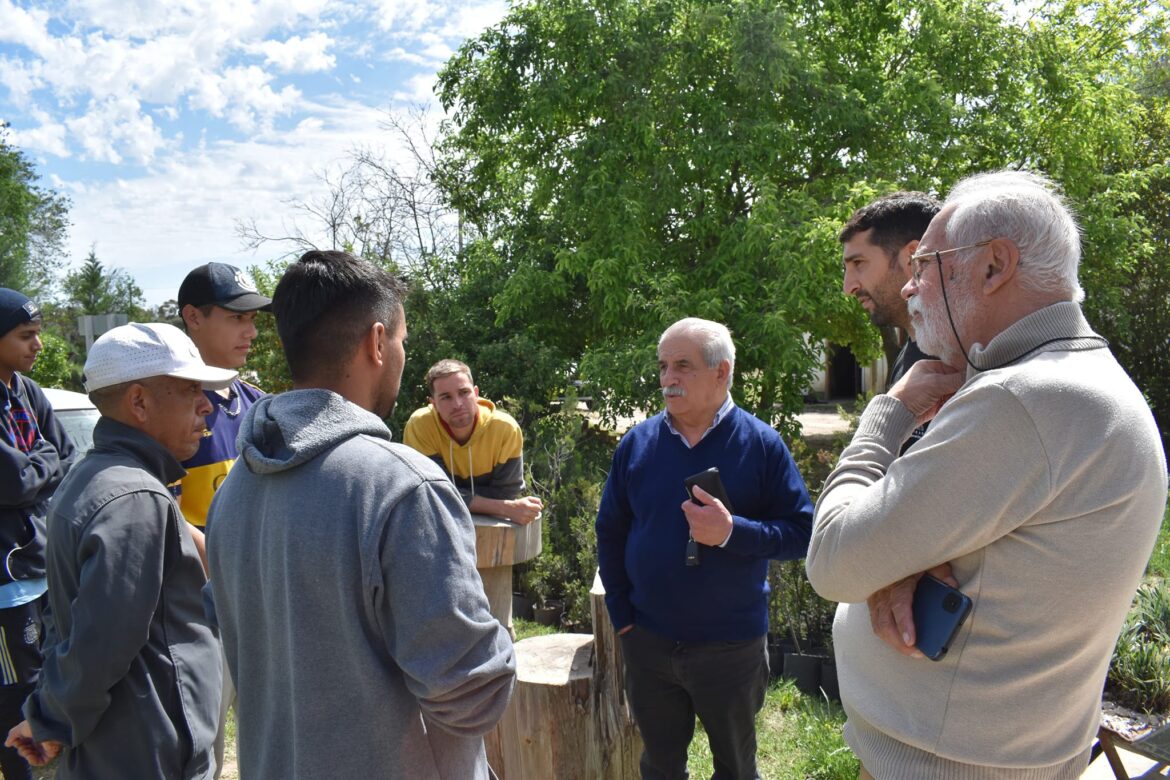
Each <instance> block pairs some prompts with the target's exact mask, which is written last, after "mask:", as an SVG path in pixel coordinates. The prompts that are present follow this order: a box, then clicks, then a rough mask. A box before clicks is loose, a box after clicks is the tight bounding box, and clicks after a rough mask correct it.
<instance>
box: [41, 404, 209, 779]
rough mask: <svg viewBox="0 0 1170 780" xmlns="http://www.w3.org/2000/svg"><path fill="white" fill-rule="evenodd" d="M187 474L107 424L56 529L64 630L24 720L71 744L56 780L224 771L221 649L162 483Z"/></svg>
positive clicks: (146, 443)
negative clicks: (219, 739)
mask: <svg viewBox="0 0 1170 780" xmlns="http://www.w3.org/2000/svg"><path fill="white" fill-rule="evenodd" d="M183 473H184V472H183V468H182V467H181V466H180V465H179V462H178V461H177V460H175V458H174V456H172V455H171V454H170V452H168V451H167V450H166V449H165V448H164V447H163V446H162V445H161V444H159V443H158V442H157V441H155V440H154V439H153V438H151V437H150V436H147V435H146V434H145V433H143V432H141V431H139V430H137V429H135V428H131V427H129V426H127V425H123V424H122V423H120V422H117V421H115V420H111V419H109V418H106V417H103V418H101V419H100V420H99V421H98V424H97V427H96V428H95V429H94V448H93V449H92V450H91V451H90V452H89V453H88V454H87V455H86V456H85V457H84V458H82V459H81V461H79V462H78V463H77V465H76V466H75V467H74V468H73V469H72V470H70V472H69V474H68V475H67V476H66V477H65V480H64V481H63V482H62V483H61V486H60V487H59V488H58V490H57V494H56V497H55V498H54V499H53V505H52V508H51V510H50V512H49V520H48V559H47V564H48V578H49V604H50V606H51V608H52V613H53V616H54V622H55V626H53V625H50V628H49V630H48V631H47V632H46V637H45V660H44V665H43V666H42V667H41V675H40V680H39V681H38V683H37V688H36V691H35V692H34V693H33V694H32V695H31V696H30V697H29V698H28V701H26V702H25V705H24V712H25V716H26V717H27V718H28V720H29V723H30V725H31V726H32V731H33V736H34V737H35V738H36V739H37V740H38V741H44V740H49V739H52V740H57V741H58V742H63V743H65V745H66V746H67V747H66V749H65V750H64V751H63V753H62V757H61V760H60V762H59V763H58V769H57V778H58V780H71V779H72V778H78V779H81V778H86V779H87V780H89V779H92V778H134V780H154V779H155V778H157V779H158V780H163V779H164V778H165V780H203V779H204V778H210V777H211V774H212V771H213V769H214V766H213V765H214V759H213V758H212V756H211V745H212V741H213V740H214V738H215V732H216V726H217V724H218V719H219V698H220V687H221V685H222V681H221V677H220V675H221V661H220V654H219V646H218V643H217V642H216V639H215V636H214V634H213V633H212V630H211V628H210V627H209V626H208V623H207V618H206V617H205V614H204V611H203V600H202V595H201V591H202V588H203V586H204V585H205V584H206V582H207V578H206V577H205V576H204V574H203V565H202V564H201V563H200V560H199V555H198V553H197V552H196V550H195V544H194V542H193V541H192V539H191V535H190V533H189V532H188V530H187V524H186V522H185V521H184V520H183V516H182V515H181V514H180V513H179V507H178V505H176V504H175V499H174V498H173V497H172V496H171V494H170V491H168V490H167V487H166V485H167V484H168V483H171V482H174V481H175V480H177V479H179V478H180V477H182V476H183Z"/></svg>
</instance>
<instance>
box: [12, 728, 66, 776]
mask: <svg viewBox="0 0 1170 780" xmlns="http://www.w3.org/2000/svg"><path fill="white" fill-rule="evenodd" d="M4 744H5V746H7V747H10V748H15V749H16V751H17V752H18V753H20V756H21V758H23V759H24V760H25V761H27V762H29V763H30V764H32V765H33V766H44V765H45V764H47V763H49V762H50V761H52V760H53V759H54V758H56V757H57V754H58V753H60V752H61V748H63V747H64V745H63V744H62V743H60V742H56V741H54V740H51V739H48V740H45V741H44V742H37V741H36V740H35V739H33V735H32V727H30V726H29V725H28V721H27V720H22V721H21V722H20V723H18V724H16V725H15V726H13V727H12V731H9V732H8V739H6V740H5V741H4Z"/></svg>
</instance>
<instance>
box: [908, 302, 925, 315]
mask: <svg viewBox="0 0 1170 780" xmlns="http://www.w3.org/2000/svg"><path fill="white" fill-rule="evenodd" d="M906 311H908V312H910V316H914V315H915V314H921V313H922V304H921V303H919V301H918V299H917V298H911V299H910V300H908V301H906Z"/></svg>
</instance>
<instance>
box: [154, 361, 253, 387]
mask: <svg viewBox="0 0 1170 780" xmlns="http://www.w3.org/2000/svg"><path fill="white" fill-rule="evenodd" d="M166 376H173V377H175V378H176V379H189V380H191V381H192V382H201V383H202V384H203V389H204V390H223V389H224V388H225V387H228V386H229V385H231V383H232V382H234V381H235V379H236V377H237V376H239V372H237V371H232V370H230V369H227V368H216V367H215V366H204V367H203V368H201V369H200V368H190V369H181V370H179V371H172V372H171V373H169V374H167V375H166Z"/></svg>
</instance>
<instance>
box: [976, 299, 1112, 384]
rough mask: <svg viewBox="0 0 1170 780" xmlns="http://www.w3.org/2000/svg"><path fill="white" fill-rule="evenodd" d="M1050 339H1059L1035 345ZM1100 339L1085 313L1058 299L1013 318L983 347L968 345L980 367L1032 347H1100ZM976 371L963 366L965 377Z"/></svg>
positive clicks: (997, 363) (1004, 360) (1052, 349)
mask: <svg viewBox="0 0 1170 780" xmlns="http://www.w3.org/2000/svg"><path fill="white" fill-rule="evenodd" d="M1052 339H1060V340H1059V341H1056V342H1054V343H1053V344H1050V345H1048V346H1045V347H1040V348H1038V349H1037V347H1038V345H1041V344H1043V343H1044V342H1046V341H1049V340H1052ZM1102 342H1103V339H1102V338H1101V337H1100V336H1098V335H1097V334H1096V333H1094V332H1093V329H1092V328H1091V327H1090V326H1089V323H1088V321H1087V320H1086V319H1085V315H1084V314H1082V313H1081V307H1080V306H1079V305H1078V304H1075V303H1072V302H1071V301H1062V302H1061V303H1054V304H1052V305H1051V306H1045V307H1044V308H1042V309H1038V310H1036V311H1034V312H1032V313H1031V314H1029V315H1027V316H1025V317H1022V318H1020V319H1018V320H1016V321H1015V322H1014V323H1012V324H1011V325H1009V326H1008V327H1007V328H1005V329H1004V330H1003V331H1001V332H1000V333H999V334H998V335H996V336H995V338H993V339H992V340H991V341H990V342H988V344H987V346H986V347H984V346H983V345H982V344H974V345H972V347H971V362H972V363H975V364H976V365H980V366H995V367H1000V366H1002V365H1003V364H1005V363H1010V362H1013V359H1014V358H1019V357H1021V356H1023V355H1026V354H1027V353H1028V352H1029V350H1033V349H1035V352H1033V353H1032V354H1042V353H1044V352H1055V351H1059V350H1065V351H1074V350H1084V349H1094V348H1100V347H1101V345H1102ZM1028 356H1029V357H1031V355H1028ZM982 370H991V369H982ZM978 373H980V370H977V369H975V368H973V367H971V366H968V367H967V378H968V379H970V378H971V377H973V376H975V375H976V374H978Z"/></svg>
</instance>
